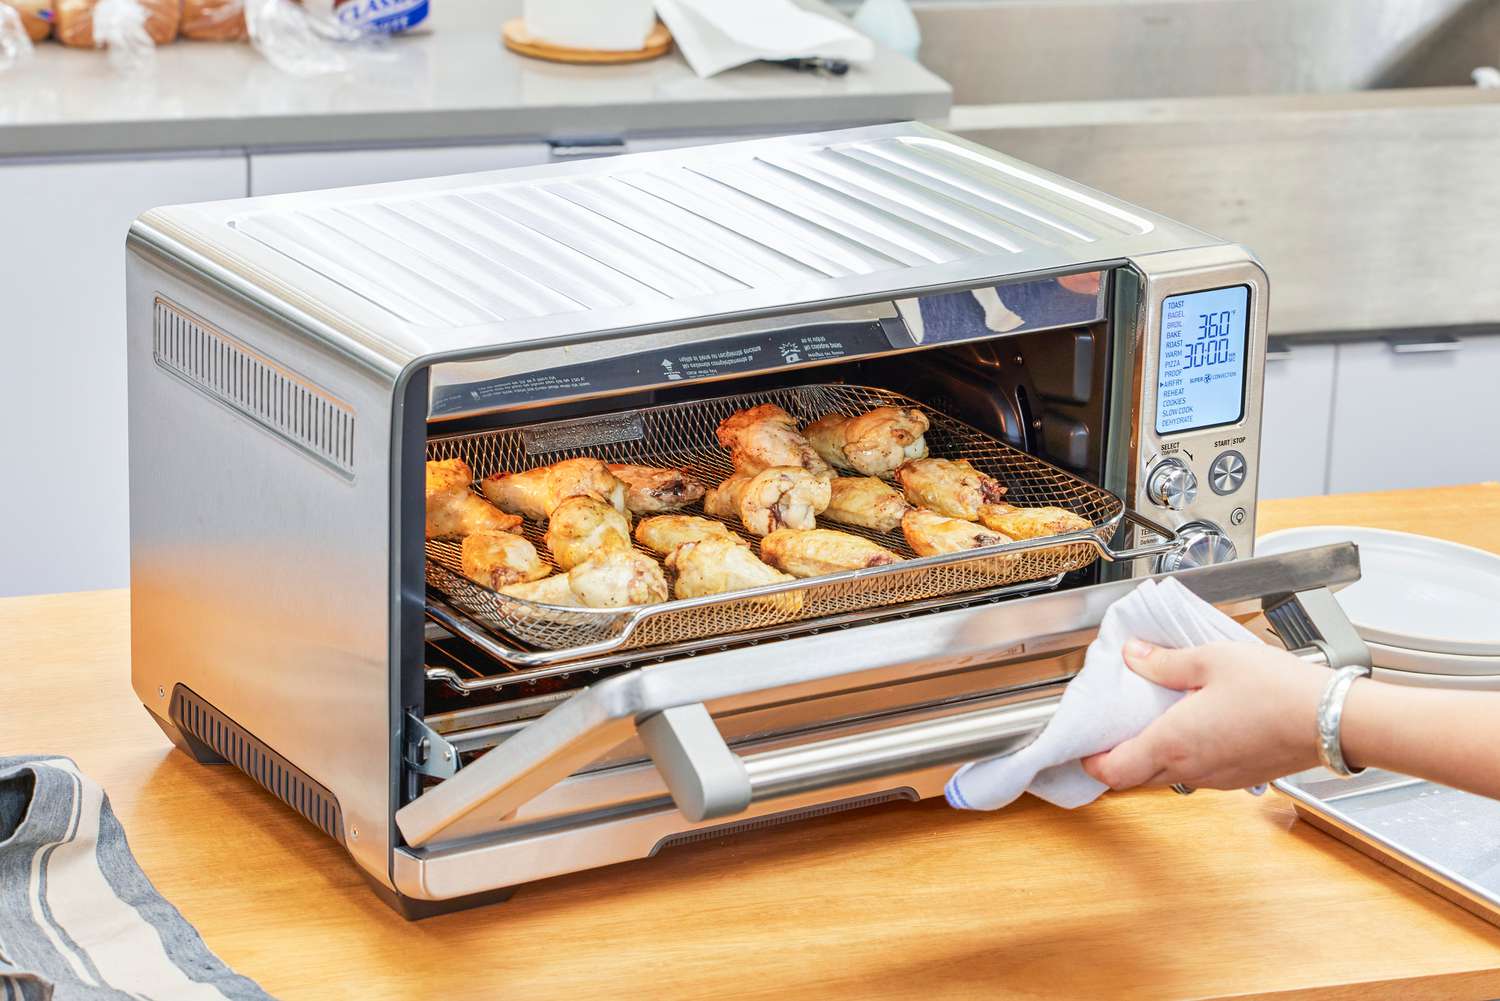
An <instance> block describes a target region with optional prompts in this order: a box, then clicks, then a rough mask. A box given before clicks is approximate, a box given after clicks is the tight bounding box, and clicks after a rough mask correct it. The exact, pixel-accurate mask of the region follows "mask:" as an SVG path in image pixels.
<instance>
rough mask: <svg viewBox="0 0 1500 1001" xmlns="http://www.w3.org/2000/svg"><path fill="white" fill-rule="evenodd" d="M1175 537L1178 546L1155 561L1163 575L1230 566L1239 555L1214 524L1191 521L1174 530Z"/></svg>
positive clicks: (1232, 544) (1227, 538) (1221, 530)
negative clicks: (1221, 565) (1217, 566)
mask: <svg viewBox="0 0 1500 1001" xmlns="http://www.w3.org/2000/svg"><path fill="white" fill-rule="evenodd" d="M1177 537H1178V540H1179V541H1180V542H1181V546H1179V547H1178V548H1177V549H1176V550H1175V551H1173V552H1170V553H1166V554H1165V555H1163V556H1161V557H1159V558H1158V559H1157V561H1156V568H1157V569H1158V570H1159V571H1161V572H1162V573H1169V572H1171V571H1173V570H1191V569H1192V568H1193V567H1211V566H1214V565H1215V564H1218V563H1229V562H1230V561H1232V560H1233V559H1234V558H1235V557H1237V556H1239V550H1237V549H1235V548H1234V543H1233V542H1232V541H1230V539H1229V537H1228V536H1227V535H1225V534H1224V531H1223V529H1221V528H1219V526H1218V525H1215V524H1214V523H1213V522H1209V521H1190V522H1188V523H1187V524H1186V525H1183V526H1182V527H1180V528H1179V529H1177Z"/></svg>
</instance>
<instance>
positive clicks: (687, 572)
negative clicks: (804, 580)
mask: <svg viewBox="0 0 1500 1001" xmlns="http://www.w3.org/2000/svg"><path fill="white" fill-rule="evenodd" d="M667 566H668V567H670V568H671V569H672V571H673V572H674V573H675V574H676V575H677V579H676V581H675V582H674V584H673V590H674V592H675V593H676V595H677V597H679V598H701V597H703V596H705V595H710V594H724V593H725V592H727V591H740V590H743V589H745V588H747V587H760V586H761V585H763V584H776V583H779V582H781V581H785V580H796V578H795V577H793V576H791V575H790V574H784V573H782V572H781V571H780V570H776V569H774V568H772V567H768V566H766V565H765V564H764V563H762V562H761V561H760V560H758V559H756V558H755V554H754V553H752V552H751V551H750V549H749V547H748V546H742V545H737V544H736V543H733V542H730V541H729V540H728V539H700V540H699V541H697V542H688V543H684V544H683V545H681V546H678V547H677V548H676V549H674V550H673V551H672V554H671V555H670V556H668V557H667ZM763 600H764V601H765V602H766V603H767V604H769V605H771V606H773V607H774V608H776V609H777V610H778V611H783V612H787V613H795V612H798V611H800V610H801V609H802V593H801V592H800V591H787V592H783V593H781V594H773V595H769V596H767V597H766V598H765V599H763Z"/></svg>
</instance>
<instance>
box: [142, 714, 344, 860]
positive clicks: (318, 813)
mask: <svg viewBox="0 0 1500 1001" xmlns="http://www.w3.org/2000/svg"><path fill="white" fill-rule="evenodd" d="M170 712H171V716H172V722H173V723H175V724H177V728H178V729H179V730H181V731H182V732H183V733H184V734H187V735H188V736H189V737H191V738H193V739H195V740H197V741H198V742H200V743H202V744H204V745H205V746H207V747H208V748H209V749H211V750H212V751H213V752H214V753H215V754H218V755H219V756H220V757H221V758H223V759H224V760H225V761H227V762H229V763H230V764H231V765H234V766H235V767H236V768H238V769H239V770H240V771H242V772H244V773H245V774H246V775H248V776H250V777H251V778H252V779H254V780H255V781H256V782H258V783H260V785H261V787H262V788H264V789H265V790H266V791H267V792H269V793H270V794H271V795H272V796H275V797H276V798H277V799H279V800H281V801H282V802H283V803H285V804H287V805H288V806H290V807H291V808H292V809H294V810H296V811H297V812H298V813H300V814H302V816H303V817H305V818H307V819H308V820H309V821H311V822H312V824H313V826H315V827H317V828H318V830H320V831H322V832H323V833H324V834H326V835H328V836H329V837H330V838H333V839H334V840H335V841H338V842H340V843H343V840H344V817H343V812H342V811H341V810H340V809H339V802H338V800H337V799H335V798H334V796H333V793H332V792H330V791H329V790H328V789H327V787H325V786H323V785H322V784H321V783H319V782H316V781H314V780H313V779H311V778H309V777H308V776H307V773H306V772H303V771H302V770H301V769H300V768H297V767H295V766H294V765H292V763H291V762H289V761H287V760H286V759H285V758H283V757H282V756H281V755H279V754H277V753H276V752H275V751H273V750H271V749H270V748H269V747H267V746H266V745H265V744H263V743H261V742H260V741H259V740H257V739H255V737H253V736H251V735H250V733H249V732H248V731H247V730H245V728H244V727H242V726H240V725H239V724H238V723H236V722H234V721H233V720H232V719H230V718H229V717H228V716H225V715H224V714H223V713H221V712H219V710H217V709H215V708H214V707H213V706H211V705H209V704H208V703H207V702H205V701H203V699H201V698H199V697H198V695H196V694H195V693H194V692H192V691H191V690H189V689H187V688H184V687H182V686H181V685H178V686H177V687H176V688H175V689H173V691H172V706H171V710H170Z"/></svg>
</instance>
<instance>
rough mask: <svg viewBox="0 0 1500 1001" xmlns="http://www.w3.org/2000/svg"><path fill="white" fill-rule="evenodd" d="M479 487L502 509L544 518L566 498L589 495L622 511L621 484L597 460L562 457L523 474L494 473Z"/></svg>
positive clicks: (534, 518) (623, 501) (533, 517)
mask: <svg viewBox="0 0 1500 1001" xmlns="http://www.w3.org/2000/svg"><path fill="white" fill-rule="evenodd" d="M479 489H481V490H483V491H484V495H485V496H486V497H488V498H489V499H490V501H491V502H492V503H494V505H495V506H496V507H498V508H500V509H501V510H502V511H509V512H511V513H512V514H519V515H521V516H523V517H526V518H530V519H531V520H532V521H544V520H545V519H547V518H548V517H549V516H551V514H552V510H553V509H554V508H555V507H557V505H559V504H561V503H562V502H563V501H565V500H567V499H568V498H569V497H592V498H594V499H595V500H601V501H604V502H606V503H607V504H610V505H611V506H612V507H614V509H615V510H617V511H624V510H625V484H623V483H621V482H620V481H619V480H618V479H616V478H615V476H614V474H613V473H611V472H610V471H609V467H608V466H606V465H605V464H604V463H603V462H601V461H600V460H598V459H591V458H587V457H584V458H579V459H564V460H562V461H561V462H554V463H553V464H552V465H550V466H537V467H536V468H535V469H528V470H526V471H525V472H524V473H495V474H493V475H491V476H486V477H485V478H484V479H482V480H480V481H479Z"/></svg>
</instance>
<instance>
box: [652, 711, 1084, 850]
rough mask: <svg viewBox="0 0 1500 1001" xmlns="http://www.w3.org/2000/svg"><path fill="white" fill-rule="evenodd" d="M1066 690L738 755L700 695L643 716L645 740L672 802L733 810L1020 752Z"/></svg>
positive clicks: (694, 810)
mask: <svg viewBox="0 0 1500 1001" xmlns="http://www.w3.org/2000/svg"><path fill="white" fill-rule="evenodd" d="M1061 698H1062V696H1061V695H1052V696H1049V697H1046V698H1040V699H1034V700H1031V701H1028V702H1021V703H1017V704H1014V705H1006V706H998V707H992V708H988V709H980V710H977V711H975V712H968V713H959V714H956V715H953V716H944V717H941V718H939V719H934V720H923V721H921V722H919V723H907V724H904V725H902V726H893V727H889V728H887V729H884V730H877V731H874V732H872V733H860V734H853V735H851V736H847V737H834V738H832V739H829V740H822V741H818V742H816V743H813V744H799V745H797V746H795V747H786V748H780V749H777V750H774V751H763V752H761V753H759V754H747V755H744V756H743V757H741V756H739V755H736V754H735V753H734V752H733V751H731V750H730V749H729V747H728V746H727V745H726V744H725V743H724V739H723V737H721V736H720V735H719V731H718V728H717V727H715V726H714V722H713V718H712V717H710V716H709V714H708V710H707V709H705V708H704V707H703V705H702V704H701V703H699V704H696V705H691V706H678V707H675V708H673V709H668V710H665V711H664V712H660V713H657V714H656V715H654V716H651V717H650V718H648V719H645V720H643V721H641V723H640V724H639V726H638V732H639V733H640V737H641V742H642V743H643V744H645V746H646V750H647V752H648V753H649V754H650V755H651V760H652V761H654V762H655V763H656V767H657V769H658V770H659V771H660V772H661V773H662V778H663V779H664V780H665V781H666V784H667V789H668V790H669V791H670V792H671V794H672V801H673V802H674V803H676V804H677V808H678V809H679V810H681V811H682V814H683V816H685V817H687V818H688V819H689V820H692V821H700V820H710V819H713V818H716V817H729V816H733V815H734V814H736V813H739V812H741V811H742V810H744V809H745V808H746V807H748V806H749V805H750V804H751V803H756V802H759V801H761V800H766V799H773V798H775V797H777V796H791V795H795V794H797V793H804V792H812V791H814V790H817V789H824V788H827V787H829V786H837V785H844V784H846V783H849V782H854V781H859V780H862V779H872V778H879V777H881V776H882V775H894V774H897V773H899V772H908V771H911V770H913V769H917V768H931V767H934V766H936V765H957V764H960V763H962V762H965V761H973V760H975V759H977V758H991V757H995V756H996V755H1000V754H1010V753H1013V752H1015V751H1019V750H1020V749H1021V748H1022V747H1025V746H1026V745H1027V744H1029V743H1031V741H1032V740H1033V739H1034V738H1035V737H1036V735H1037V734H1038V733H1040V732H1041V731H1042V728H1043V727H1044V726H1046V725H1047V722H1048V721H1049V720H1051V719H1052V715H1053V714H1054V713H1055V712H1056V711H1057V704H1058V702H1059V701H1061Z"/></svg>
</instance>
